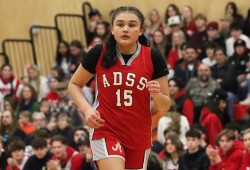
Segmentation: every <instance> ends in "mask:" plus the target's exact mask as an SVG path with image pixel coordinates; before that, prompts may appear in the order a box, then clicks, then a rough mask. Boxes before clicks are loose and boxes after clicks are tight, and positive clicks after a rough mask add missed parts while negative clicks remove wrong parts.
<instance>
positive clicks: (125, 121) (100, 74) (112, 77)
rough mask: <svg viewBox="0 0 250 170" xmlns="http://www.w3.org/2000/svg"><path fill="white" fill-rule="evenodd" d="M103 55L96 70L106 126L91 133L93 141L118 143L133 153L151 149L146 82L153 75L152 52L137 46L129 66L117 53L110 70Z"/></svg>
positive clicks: (98, 106)
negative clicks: (102, 139) (103, 139)
mask: <svg viewBox="0 0 250 170" xmlns="http://www.w3.org/2000/svg"><path fill="white" fill-rule="evenodd" d="M103 53H104V50H103V51H102V54H101V56H100V58H99V60H98V63H97V66H96V81H97V83H96V84H97V89H96V90H97V91H96V101H95V108H96V110H98V111H99V112H100V114H101V117H102V118H103V119H104V120H105V124H104V126H103V127H101V128H97V129H91V133H90V137H91V138H92V139H100V138H106V139H117V140H119V141H120V143H121V144H122V145H123V146H125V147H127V148H130V149H136V150H144V149H147V148H150V147H151V113H150V94H149V92H148V90H147V88H146V82H147V81H150V80H151V77H152V74H153V71H154V68H153V63H152V58H151V48H149V47H146V46H143V45H141V44H139V43H138V48H137V51H136V52H135V54H133V55H132V56H131V58H130V59H129V61H128V62H127V64H125V62H124V60H123V57H122V55H121V54H120V53H119V51H118V49H117V55H118V60H117V62H116V64H115V65H113V66H111V67H110V68H103V67H102V66H101V62H102V57H103Z"/></svg>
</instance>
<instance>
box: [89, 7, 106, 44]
mask: <svg viewBox="0 0 250 170" xmlns="http://www.w3.org/2000/svg"><path fill="white" fill-rule="evenodd" d="M88 17H89V22H90V24H89V28H88V30H87V31H88V36H87V44H88V45H89V44H90V42H91V41H92V40H93V37H94V36H95V33H94V32H95V29H96V26H97V24H98V23H101V22H104V23H105V25H106V27H107V28H109V23H108V22H106V21H103V19H102V15H101V13H100V12H99V10H98V9H93V8H92V10H91V11H90V12H89V14H88Z"/></svg>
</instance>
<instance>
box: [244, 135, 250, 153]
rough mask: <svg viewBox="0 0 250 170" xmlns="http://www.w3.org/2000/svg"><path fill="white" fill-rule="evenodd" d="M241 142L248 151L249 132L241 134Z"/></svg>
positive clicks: (249, 147)
mask: <svg viewBox="0 0 250 170" xmlns="http://www.w3.org/2000/svg"><path fill="white" fill-rule="evenodd" d="M243 142H244V144H245V147H246V148H247V150H248V151H250V133H246V134H245V135H244V136H243Z"/></svg>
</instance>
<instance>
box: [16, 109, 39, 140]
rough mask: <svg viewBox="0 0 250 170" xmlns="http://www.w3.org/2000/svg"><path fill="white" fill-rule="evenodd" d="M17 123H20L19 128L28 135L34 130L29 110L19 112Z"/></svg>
mask: <svg viewBox="0 0 250 170" xmlns="http://www.w3.org/2000/svg"><path fill="white" fill-rule="evenodd" d="M19 124H20V128H21V129H22V130H23V131H24V132H25V133H26V135H29V134H31V133H32V132H34V131H35V130H36V128H35V126H34V124H33V123H32V122H31V112H30V111H22V112H20V114H19Z"/></svg>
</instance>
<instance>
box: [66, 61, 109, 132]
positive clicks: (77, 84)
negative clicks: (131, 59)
mask: <svg viewBox="0 0 250 170" xmlns="http://www.w3.org/2000/svg"><path fill="white" fill-rule="evenodd" d="M93 76H94V75H93V74H91V73H90V72H88V71H87V70H86V69H85V68H83V66H82V65H81V64H80V66H79V67H78V68H77V70H76V72H75V73H74V74H73V76H72V77H71V80H70V82H69V86H68V91H69V95H70V97H71V99H72V100H73V101H74V103H75V104H76V105H77V107H78V108H79V109H80V111H81V112H82V113H83V114H84V116H85V119H86V123H87V124H88V125H89V126H90V127H91V128H99V127H102V126H103V123H104V122H105V121H104V120H103V119H102V118H101V116H100V113H99V112H98V111H97V110H95V109H94V108H93V107H92V106H91V105H90V104H89V103H88V102H87V100H86V99H85V97H84V95H83V91H82V88H83V86H84V85H85V84H86V83H87V82H88V81H89V80H90V79H91V78H92V77H93Z"/></svg>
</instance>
